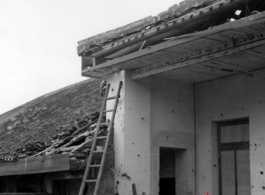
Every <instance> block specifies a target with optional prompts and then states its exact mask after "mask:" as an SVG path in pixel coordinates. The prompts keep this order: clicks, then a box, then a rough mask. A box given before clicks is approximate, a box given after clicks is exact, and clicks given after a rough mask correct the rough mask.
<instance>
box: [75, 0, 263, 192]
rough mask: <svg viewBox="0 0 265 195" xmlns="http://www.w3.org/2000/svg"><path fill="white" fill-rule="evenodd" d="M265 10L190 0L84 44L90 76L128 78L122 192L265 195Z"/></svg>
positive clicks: (118, 148)
mask: <svg viewBox="0 0 265 195" xmlns="http://www.w3.org/2000/svg"><path fill="white" fill-rule="evenodd" d="M264 11H265V2H264V1H261V0H212V1H203V0H200V1H198V0H197V1H184V2H181V3H180V4H179V5H174V6H172V7H170V8H169V9H168V10H167V11H165V12H162V13H160V14H159V15H158V16H157V17H147V18H144V19H143V20H139V21H137V22H134V23H131V24H129V25H126V26H124V27H121V28H117V29H114V30H112V31H108V32H106V33H102V34H99V35H96V36H94V37H90V38H88V39H85V40H83V41H80V42H79V45H78V54H79V56H80V57H81V58H82V67H83V69H82V74H83V76H87V77H95V78H100V79H106V80H107V82H108V83H110V84H111V86H112V87H113V88H114V89H115V88H117V84H118V82H119V81H123V83H124V85H123V88H122V94H121V101H120V104H119V109H118V111H119V113H117V115H116V120H115V125H114V129H115V131H114V147H115V170H116V172H115V182H116V181H119V188H118V189H119V191H118V193H119V194H147V195H149V194H152V195H153V194H160V195H165V194H167V195H171V194H172V195H173V194H190V195H193V194H194V195H195V194H196V195H205V194H210V195H218V194H219V195H249V194H255V195H256V194H264V192H265V176H264V171H265V170H264V161H265V154H264V148H265V141H264V139H265V131H264V127H265V124H264V121H265V113H264V108H265V102H264V99H265V88H264V86H265V80H264V78H265V77H264V73H265V71H264V67H265V63H264V62H265V60H264V56H265V46H264V43H265V39H264V38H265V37H264V35H265V34H264V33H265V12H264ZM107 106H109V107H111V103H109V104H107ZM120 172H121V173H126V174H128V175H129V176H130V178H129V179H128V178H123V177H122V176H121V175H120ZM134 184H135V189H136V190H135V191H134V190H132V186H133V185H134Z"/></svg>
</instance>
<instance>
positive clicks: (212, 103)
mask: <svg viewBox="0 0 265 195" xmlns="http://www.w3.org/2000/svg"><path fill="white" fill-rule="evenodd" d="M244 117H249V122H250V161H251V162H250V169H251V194H252V195H261V194H264V193H265V190H264V189H265V187H264V186H265V175H264V174H261V171H263V173H265V169H264V165H265V141H264V140H265V70H260V71H256V72H254V74H253V76H252V77H251V76H248V75H245V74H240V75H236V76H232V77H227V78H223V79H219V80H216V81H210V82H205V83H201V84H197V85H196V129H197V130H196V132H197V133H196V139H197V146H196V148H197V149H196V150H197V155H196V156H197V159H196V168H197V177H196V186H197V194H198V195H205V194H206V192H209V194H210V195H217V194H218V179H217V169H218V166H216V165H218V164H217V162H216V161H215V159H216V158H215V157H214V155H216V154H215V152H214V151H215V149H216V145H215V144H214V143H213V142H212V141H213V139H214V138H215V137H216V135H215V129H216V127H215V124H214V123H213V122H214V121H223V120H229V119H238V118H244Z"/></svg>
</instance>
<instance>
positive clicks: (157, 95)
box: [151, 77, 195, 194]
mask: <svg viewBox="0 0 265 195" xmlns="http://www.w3.org/2000/svg"><path fill="white" fill-rule="evenodd" d="M193 105H194V101H193V85H191V84H184V83H178V82H176V81H174V80H167V79H165V78H159V77H153V78H152V80H151V140H152V141H151V143H152V144H151V178H152V179H151V180H152V181H151V192H152V193H151V194H157V192H158V191H159V188H158V186H159V148H160V147H169V148H176V149H186V152H187V164H186V170H185V172H186V174H183V176H182V177H180V178H179V179H178V180H177V181H176V182H177V186H178V182H180V181H181V180H182V181H186V182H185V185H186V186H185V188H186V192H185V194H195V191H194V189H195V182H194V178H195V172H194V169H195V167H194V165H195V163H194V161H195V160H194V159H195V154H194V106H193ZM178 175H182V174H180V173H179V174H178ZM177 191H178V190H177Z"/></svg>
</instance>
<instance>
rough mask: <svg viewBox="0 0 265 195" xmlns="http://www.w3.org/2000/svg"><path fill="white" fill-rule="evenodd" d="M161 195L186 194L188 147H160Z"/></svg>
mask: <svg viewBox="0 0 265 195" xmlns="http://www.w3.org/2000/svg"><path fill="white" fill-rule="evenodd" d="M159 175H160V181H159V189H160V190H159V194H160V195H176V194H186V192H187V188H186V186H187V183H186V182H187V174H186V149H176V148H160V171H159Z"/></svg>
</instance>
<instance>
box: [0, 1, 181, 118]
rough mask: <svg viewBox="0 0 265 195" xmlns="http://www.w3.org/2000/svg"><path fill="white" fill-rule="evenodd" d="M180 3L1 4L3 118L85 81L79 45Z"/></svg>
mask: <svg viewBox="0 0 265 195" xmlns="http://www.w3.org/2000/svg"><path fill="white" fill-rule="evenodd" d="M177 2H179V1H178V0H0V90H1V96H0V114H2V113H4V112H6V111H8V110H11V109H13V108H15V107H17V106H19V105H22V104H24V103H26V102H28V101H30V100H32V99H35V98H37V97H39V96H41V95H44V94H46V93H49V92H52V91H54V90H57V89H60V88H62V87H65V86H68V85H71V84H73V83H76V82H79V81H82V80H84V79H87V78H85V77H81V58H80V57H78V55H77V52H76V47H77V42H78V41H80V40H82V39H85V38H88V37H90V36H93V35H96V34H99V33H102V32H105V31H108V30H112V29H114V28H117V27H120V26H123V25H126V24H128V23H131V22H134V21H136V20H139V19H142V18H144V17H147V16H150V15H152V16H155V15H157V14H158V13H160V12H162V11H164V10H166V9H167V8H168V7H170V6H172V5H174V4H176V3H177Z"/></svg>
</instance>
